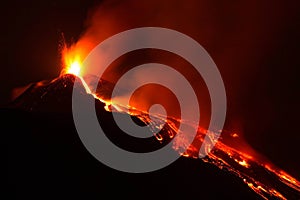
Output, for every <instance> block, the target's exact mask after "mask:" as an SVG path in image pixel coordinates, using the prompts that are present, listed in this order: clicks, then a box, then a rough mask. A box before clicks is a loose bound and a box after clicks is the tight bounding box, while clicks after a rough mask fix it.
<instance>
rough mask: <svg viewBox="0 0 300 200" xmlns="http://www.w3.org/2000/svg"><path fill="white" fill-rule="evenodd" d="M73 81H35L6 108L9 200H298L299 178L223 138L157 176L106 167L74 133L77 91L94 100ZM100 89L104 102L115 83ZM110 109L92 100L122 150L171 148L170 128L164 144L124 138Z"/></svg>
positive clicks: (152, 139)
mask: <svg viewBox="0 0 300 200" xmlns="http://www.w3.org/2000/svg"><path fill="white" fill-rule="evenodd" d="M75 79H76V77H75V76H74V75H71V74H65V75H62V76H60V77H58V78H57V79H54V80H51V81H42V82H38V83H33V84H31V85H30V86H29V87H28V88H27V89H26V90H25V91H24V92H23V93H22V94H21V95H19V96H18V97H17V98H16V99H15V100H14V101H13V102H12V103H11V104H10V105H9V106H7V107H5V108H2V109H1V112H0V113H1V121H2V124H3V125H4V129H3V131H2V136H4V139H3V141H5V145H3V146H5V147H6V152H7V155H8V156H5V158H7V161H6V163H7V166H6V167H7V173H6V174H7V176H8V177H7V181H8V190H7V191H8V196H10V197H12V198H20V197H22V198H24V197H25V198H27V197H28V198H31V199H41V198H43V199H48V198H49V199H53V198H57V197H59V198H107V197H109V198H118V197H122V198H131V199H141V198H142V199H157V198H163V199H191V198H193V199H200V198H205V199H216V198H229V199H257V198H259V197H268V198H285V197H289V198H295V199H297V198H299V197H300V194H299V183H298V182H297V181H296V180H295V179H292V177H289V176H288V175H287V174H284V172H280V171H276V170H275V169H273V168H271V167H267V166H266V165H264V164H262V163H260V162H258V161H255V160H253V159H252V158H251V157H247V155H244V154H242V153H241V152H239V151H235V150H234V149H232V148H229V147H228V146H226V144H224V143H223V140H221V142H219V143H218V144H217V145H216V148H215V149H214V150H213V151H212V152H211V153H210V154H209V155H208V156H207V157H205V158H204V159H202V160H201V159H194V158H191V157H192V156H191V155H192V153H191V154H189V155H185V156H182V157H180V158H179V159H178V160H177V161H175V162H174V163H172V164H170V165H169V166H167V167H166V168H163V169H160V170H158V171H155V172H150V173H144V174H130V173H124V172H120V171H116V170H114V169H111V168H109V167H107V166H106V165H104V164H102V163H101V162H99V161H97V160H96V159H95V158H94V157H93V156H92V155H91V154H90V153H89V152H88V151H87V150H86V149H85V147H84V145H83V144H82V142H81V140H80V138H79V136H78V134H77V132H76V128H75V125H74V122H73V116H72V92H73V88H75V90H76V91H78V92H80V94H82V97H83V98H94V96H93V95H91V94H88V93H87V92H86V90H85V87H84V85H83V84H82V83H80V82H76V81H75ZM98 87H99V88H100V90H99V91H98V93H99V94H98V95H99V96H101V95H102V97H103V98H106V97H107V96H109V93H110V90H111V88H113V84H112V83H110V82H108V81H105V80H100V82H99V84H98ZM105 106H106V104H105V103H103V102H101V101H99V100H98V99H95V107H96V111H97V116H99V117H100V118H101V120H99V123H100V124H101V126H102V128H103V129H104V130H105V131H104V132H105V133H106V136H107V137H108V138H109V139H110V140H111V141H112V142H113V143H114V144H116V145H117V146H119V147H122V148H125V149H127V150H130V151H133V152H148V151H151V150H152V151H153V150H155V149H158V148H161V147H162V146H164V145H166V144H167V143H169V142H170V140H171V138H170V137H168V136H169V134H168V132H169V131H171V128H170V127H169V126H168V124H167V125H166V126H165V127H164V128H163V129H162V130H161V132H160V135H161V136H162V138H164V139H163V140H158V139H157V137H155V135H154V136H153V137H150V138H147V139H139V138H134V137H131V136H129V135H126V134H124V133H123V132H122V131H121V130H120V129H119V128H118V126H117V125H116V124H115V122H114V120H113V116H112V113H111V112H110V111H109V110H107V109H105ZM118 115H120V116H121V117H122V116H124V117H125V115H128V114H127V113H122V112H120V113H118ZM131 118H132V119H133V120H134V121H135V122H136V123H137V124H139V125H141V126H144V125H146V124H147V121H145V120H143V119H144V116H140V115H133V116H131ZM224 141H225V140H224ZM203 161H204V162H203ZM220 168H221V169H223V170H220ZM245 183H246V184H245ZM275 189H276V190H275ZM253 191H254V192H253ZM278 191H280V192H278ZM282 195H284V196H282Z"/></svg>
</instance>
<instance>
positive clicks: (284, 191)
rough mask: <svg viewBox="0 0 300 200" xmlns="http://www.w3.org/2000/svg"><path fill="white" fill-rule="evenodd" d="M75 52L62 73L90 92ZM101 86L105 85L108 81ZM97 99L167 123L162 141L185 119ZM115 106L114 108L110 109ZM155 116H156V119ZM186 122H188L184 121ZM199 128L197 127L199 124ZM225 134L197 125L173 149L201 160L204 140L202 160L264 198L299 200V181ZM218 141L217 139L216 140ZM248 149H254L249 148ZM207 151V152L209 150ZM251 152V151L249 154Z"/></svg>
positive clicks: (153, 125)
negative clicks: (188, 142) (192, 133)
mask: <svg viewBox="0 0 300 200" xmlns="http://www.w3.org/2000/svg"><path fill="white" fill-rule="evenodd" d="M72 53H74V52H72V51H69V50H68V49H65V50H64V52H63V54H64V55H63V56H64V63H65V67H64V70H63V72H62V74H73V75H76V76H77V77H79V78H80V79H81V81H82V83H83V85H84V87H85V90H86V92H87V93H90V94H91V90H90V88H89V86H88V84H87V83H86V82H85V80H84V79H83V75H82V74H83V70H84V68H83V66H82V65H81V63H82V60H80V57H79V56H74V54H72ZM101 87H105V83H104V84H102V86H101ZM91 95H93V96H94V97H95V98H97V99H99V100H100V101H101V102H104V103H105V104H106V106H105V108H106V110H107V111H110V112H112V111H113V112H122V113H124V112H126V113H127V114H130V115H132V116H135V117H137V118H139V119H141V120H142V121H143V122H145V123H146V124H150V125H151V126H150V127H151V128H153V132H155V131H154V130H155V128H156V127H160V126H161V125H164V124H165V127H166V128H165V129H163V130H162V131H160V132H159V133H157V134H154V136H155V137H156V139H157V140H158V141H159V142H163V141H165V140H170V139H174V136H175V135H176V133H177V131H178V130H177V126H176V124H178V123H182V120H180V119H177V118H174V117H168V118H167V121H166V123H165V121H164V120H162V119H161V118H160V116H151V119H150V117H149V114H148V113H147V112H145V111H141V110H138V109H136V108H132V107H131V108H130V112H128V111H127V109H125V106H123V105H118V104H117V103H112V102H111V101H110V99H109V98H106V97H105V94H104V93H101V90H100V92H97V94H91ZM112 107H114V108H115V109H111V108H112ZM153 119H155V120H154V121H153ZM184 123H186V124H187V125H190V126H194V127H196V126H195V125H193V124H189V122H184ZM197 127H198V126H197ZM220 132H222V136H221V137H220V138H218V140H217V139H216V132H214V131H211V130H206V129H204V128H201V127H198V131H197V135H196V138H195V140H194V142H193V143H192V145H190V146H189V147H188V148H187V150H186V151H185V152H183V151H182V150H181V149H182V147H185V146H186V142H185V140H184V139H183V138H177V140H175V141H174V143H173V148H174V150H176V151H178V153H179V154H181V155H182V156H185V157H188V158H191V159H198V158H199V156H198V155H199V154H200V155H201V152H200V153H199V143H202V146H204V147H205V148H204V150H205V151H206V152H208V154H207V156H205V157H204V158H202V159H201V160H202V161H204V162H206V163H209V164H212V165H215V166H217V167H218V168H219V169H221V170H226V171H228V172H230V173H232V174H234V175H235V176H237V177H239V178H240V179H241V181H243V182H244V183H245V184H247V185H248V186H249V187H250V188H251V189H252V190H253V191H254V192H255V193H257V194H258V195H260V196H261V197H262V198H264V199H269V198H278V199H290V198H292V199H298V198H300V182H299V181H298V180H296V179H295V178H293V177H292V176H290V175H289V174H287V173H286V172H284V171H283V170H281V169H278V168H277V167H275V166H274V165H272V164H271V163H270V162H267V161H265V159H262V157H261V156H260V155H259V154H258V153H256V152H254V151H253V150H250V151H247V153H246V152H244V151H242V150H240V149H239V148H238V147H236V146H235V145H232V144H239V146H241V145H243V146H247V144H246V143H245V142H244V141H243V140H242V139H241V137H240V136H239V134H237V133H231V132H230V131H224V130H222V131H220ZM205 135H209V137H210V140H211V141H213V143H214V142H216V143H215V146H214V147H212V146H211V143H210V142H207V141H206V142H204V140H203V138H204V136H205ZM216 140H217V141H216ZM249 149H251V148H250V147H249ZM206 152H204V153H206ZM248 152H251V153H248Z"/></svg>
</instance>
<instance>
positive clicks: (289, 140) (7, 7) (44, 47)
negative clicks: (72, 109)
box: [0, 0, 300, 178]
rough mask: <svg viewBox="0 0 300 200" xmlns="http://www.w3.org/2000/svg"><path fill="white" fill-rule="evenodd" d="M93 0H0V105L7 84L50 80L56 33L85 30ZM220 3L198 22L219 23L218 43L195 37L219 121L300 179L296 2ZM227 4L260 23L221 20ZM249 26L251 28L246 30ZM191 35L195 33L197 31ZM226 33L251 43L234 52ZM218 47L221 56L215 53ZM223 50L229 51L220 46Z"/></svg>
mask: <svg viewBox="0 0 300 200" xmlns="http://www.w3.org/2000/svg"><path fill="white" fill-rule="evenodd" d="M99 2H100V1H88V0H81V1H50V0H45V1H37V0H30V1H24V2H23V1H9V2H6V3H4V4H3V3H2V5H1V7H2V11H1V15H2V17H1V19H2V20H1V51H2V52H1V55H2V56H1V58H2V64H1V65H2V67H1V69H2V72H1V79H0V81H1V82H0V83H1V84H0V105H1V106H5V105H7V104H8V103H9V101H10V100H9V96H10V92H11V90H12V89H13V88H15V87H19V86H24V85H27V84H29V83H31V82H37V81H41V80H45V79H53V78H55V77H57V76H58V75H59V74H60V70H61V61H60V53H59V44H60V42H61V40H62V34H64V37H65V39H66V41H67V42H71V41H76V40H77V39H78V38H79V36H80V34H81V33H82V32H83V31H84V29H85V28H84V27H85V26H84V24H85V21H86V16H87V14H88V12H89V10H91V9H93V8H94V7H95V5H97V4H98V3H99ZM201 2H206V4H205V5H207V1H201ZM226 2H227V1H226ZM226 2H225V3H219V1H216V2H214V3H210V6H211V5H213V6H214V8H216V10H217V11H220V12H221V11H222V12H221V14H219V15H218V16H217V17H216V19H217V20H211V21H210V20H208V21H207V22H204V23H207V24H209V23H217V26H218V27H220V28H217V29H212V31H213V30H220V32H217V33H214V32H213V33H212V34H214V35H217V36H218V37H217V38H219V42H220V46H219V45H218V44H219V43H218V41H217V42H215V43H214V44H213V45H211V44H210V43H209V42H207V44H206V43H205V41H204V44H203V45H204V47H207V48H206V49H207V51H208V52H209V53H210V54H211V56H212V58H213V59H214V60H215V62H216V64H217V66H218V67H219V68H220V72H221V74H222V76H223V79H224V83H225V87H226V89H227V95H228V116H227V121H226V125H225V127H226V128H227V129H230V130H236V131H238V132H243V134H244V135H245V138H246V139H247V141H248V142H249V143H250V145H251V146H252V147H254V148H255V149H257V150H258V151H259V152H262V153H263V154H264V155H265V156H266V157H267V158H269V159H270V160H271V161H272V162H274V163H275V164H277V165H278V166H280V167H282V168H283V169H284V170H286V171H287V172H289V173H291V174H292V175H294V176H296V177H298V178H300V172H299V169H300V158H299V152H300V150H299V144H300V133H299V127H298V125H299V119H300V117H299V113H300V105H299V102H300V101H299V100H300V94H299V91H300V90H299V89H300V88H299V86H300V78H299V72H300V70H299V67H300V60H299V53H300V47H299V45H300V39H299V35H300V32H299V29H300V28H299V27H300V14H298V13H299V5H297V2H298V1H288V3H287V1H279V2H278V1H277V2H276V3H275V2H274V1H271V0H268V1H264V3H263V4H262V3H259V2H260V1H257V3H252V4H251V5H252V7H251V8H249V9H252V10H251V11H250V12H248V11H247V10H243V9H247V6H245V5H244V6H241V7H234V6H227V3H226ZM249 2H250V1H249ZM124 4H125V3H124ZM232 4H234V3H232ZM245 4H246V3H245ZM298 4H299V3H298ZM174 5H176V3H174ZM174 5H170V6H174ZM239 5H240V4H239ZM229 8H230V9H232V8H234V9H237V10H238V11H240V13H241V14H240V15H243V13H246V14H245V15H247V13H252V14H253V13H254V15H255V10H256V9H257V10H263V12H264V15H262V16H261V17H263V18H264V19H267V20H266V21H267V22H268V23H267V24H268V25H265V24H264V23H262V24H260V20H263V19H260V18H255V17H253V18H252V17H251V16H252V15H251V14H249V17H245V18H242V21H241V22H242V23H239V24H238V25H237V26H236V27H232V26H230V25H231V23H230V21H231V20H234V19H230V18H226V17H225V18H224V20H223V21H222V18H223V16H222V15H224V16H226V15H227V13H230V12H231V11H230V10H229ZM212 10H214V9H212ZM212 12H213V11H212ZM214 12H215V11H214ZM207 13H210V11H207ZM210 14H211V13H210ZM212 15H213V14H212ZM237 17H239V15H238V16H237ZM268 17H269V18H268ZM243 19H247V20H245V21H243ZM199 23H200V22H199ZM255 24H260V25H257V26H256V25H255ZM269 24H271V25H270V26H269ZM243 27H248V28H245V30H246V32H243V31H233V33H235V35H233V36H232V37H227V36H228V34H230V33H231V32H229V33H227V32H226V30H239V29H242V28H243ZM252 29H253V34H252V32H250V31H251V30H252ZM255 29H259V31H255ZM195 32H197V26H195ZM191 35H192V36H193V34H191ZM195 35H196V37H197V36H198V35H197V34H195ZM241 35H242V36H241ZM222 36H224V37H222ZM225 36H226V37H225ZM199 38H200V40H201V34H200V36H199ZM204 38H205V37H204ZM234 38H238V40H237V45H236V46H238V44H239V42H240V43H243V42H245V43H247V44H253V46H251V45H248V47H251V48H249V49H247V51H246V50H245V52H241V50H242V48H243V46H241V47H236V46H235V45H232V46H230V45H228V44H230V42H231V40H234ZM197 39H198V38H197ZM224 45H226V48H224ZM246 47H247V46H246ZM220 49H221V50H220ZM222 51H224V52H225V53H224V55H225V57H226V58H222V56H219V55H220V54H222V53H220V52H222ZM227 51H229V52H230V53H226V52H227ZM243 53H244V54H247V55H243ZM223 61H224V63H223ZM226 66H230V67H226Z"/></svg>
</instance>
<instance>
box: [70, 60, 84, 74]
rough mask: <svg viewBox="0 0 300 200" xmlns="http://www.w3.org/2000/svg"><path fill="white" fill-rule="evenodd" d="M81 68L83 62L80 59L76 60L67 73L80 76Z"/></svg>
mask: <svg viewBox="0 0 300 200" xmlns="http://www.w3.org/2000/svg"><path fill="white" fill-rule="evenodd" d="M80 68H81V64H80V63H79V61H74V62H72V63H71V64H70V66H69V67H68V69H67V73H68V74H74V75H76V76H79V74H80Z"/></svg>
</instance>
